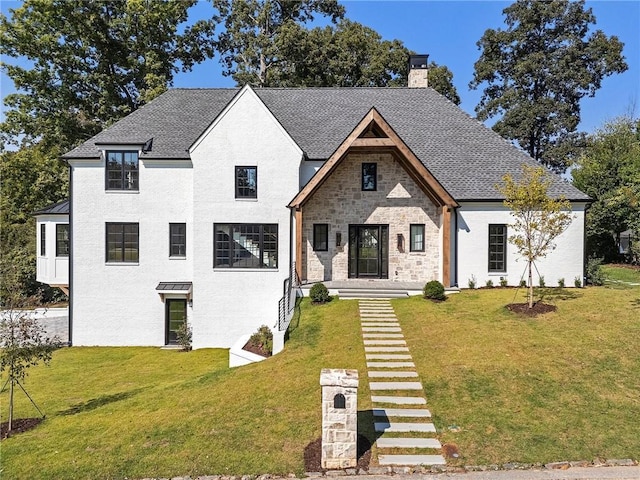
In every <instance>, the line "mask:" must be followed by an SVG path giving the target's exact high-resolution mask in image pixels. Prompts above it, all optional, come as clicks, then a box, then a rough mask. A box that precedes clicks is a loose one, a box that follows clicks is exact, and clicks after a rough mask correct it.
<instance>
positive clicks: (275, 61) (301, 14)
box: [209, 0, 344, 86]
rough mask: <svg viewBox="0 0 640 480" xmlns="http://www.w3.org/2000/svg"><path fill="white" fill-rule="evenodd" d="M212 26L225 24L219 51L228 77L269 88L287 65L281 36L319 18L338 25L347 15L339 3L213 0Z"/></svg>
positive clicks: (278, 0)
mask: <svg viewBox="0 0 640 480" xmlns="http://www.w3.org/2000/svg"><path fill="white" fill-rule="evenodd" d="M212 4H213V6H214V8H215V9H216V13H215V14H214V16H213V18H212V20H210V21H209V24H212V23H213V24H215V23H221V24H224V31H223V32H221V33H220V34H219V35H218V38H217V42H216V49H217V51H218V52H219V53H220V56H221V57H222V58H221V62H222V64H223V65H224V67H225V70H224V72H223V74H224V75H227V76H231V77H232V78H233V79H234V80H235V81H236V82H237V83H238V84H241V85H243V84H246V83H248V84H251V85H256V86H269V85H270V83H269V82H270V75H271V71H272V70H274V69H277V67H278V65H279V64H281V63H282V62H286V61H287V59H285V58H284V57H283V55H282V53H281V52H280V46H281V43H282V42H280V41H279V39H280V36H281V35H283V34H284V33H285V32H287V31H290V30H291V29H293V28H295V26H296V25H304V24H306V23H307V22H309V21H312V20H313V19H314V18H315V16H316V15H321V16H324V17H328V18H329V19H330V20H331V21H332V22H336V21H337V20H338V19H339V18H342V17H343V16H344V7H342V6H341V5H339V4H338V1H337V0H212Z"/></svg>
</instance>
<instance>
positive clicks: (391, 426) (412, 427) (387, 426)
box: [373, 422, 436, 433]
mask: <svg viewBox="0 0 640 480" xmlns="http://www.w3.org/2000/svg"><path fill="white" fill-rule="evenodd" d="M373 427H374V429H375V431H376V432H389V433H396V432H399V433H406V432H429V433H436V427H435V425H434V424H433V423H400V422H374V424H373Z"/></svg>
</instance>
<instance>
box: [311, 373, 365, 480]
mask: <svg viewBox="0 0 640 480" xmlns="http://www.w3.org/2000/svg"><path fill="white" fill-rule="evenodd" d="M320 385H321V386H322V468H327V469H332V468H350V467H355V466H356V465H357V462H358V447H357V439H358V371H357V370H343V369H330V368H323V369H322V372H321V373H320Z"/></svg>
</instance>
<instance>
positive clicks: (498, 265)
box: [489, 224, 507, 273]
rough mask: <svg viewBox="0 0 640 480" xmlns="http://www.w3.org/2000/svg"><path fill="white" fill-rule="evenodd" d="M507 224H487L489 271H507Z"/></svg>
mask: <svg viewBox="0 0 640 480" xmlns="http://www.w3.org/2000/svg"><path fill="white" fill-rule="evenodd" d="M506 258H507V226H506V225H504V224H490V225H489V271H490V272H501V273H504V272H506V271H507V264H506Z"/></svg>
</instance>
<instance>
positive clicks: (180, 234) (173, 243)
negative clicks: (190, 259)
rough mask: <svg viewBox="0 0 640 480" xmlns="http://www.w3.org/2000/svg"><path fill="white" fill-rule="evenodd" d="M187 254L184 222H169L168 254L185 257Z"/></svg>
mask: <svg viewBox="0 0 640 480" xmlns="http://www.w3.org/2000/svg"><path fill="white" fill-rule="evenodd" d="M186 255H187V225H186V223H170V224H169V256H170V257H185V256H186Z"/></svg>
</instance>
